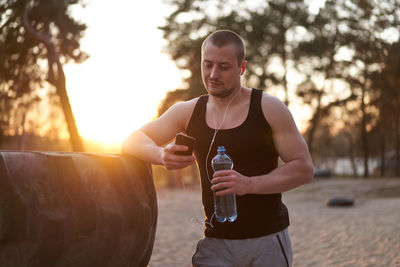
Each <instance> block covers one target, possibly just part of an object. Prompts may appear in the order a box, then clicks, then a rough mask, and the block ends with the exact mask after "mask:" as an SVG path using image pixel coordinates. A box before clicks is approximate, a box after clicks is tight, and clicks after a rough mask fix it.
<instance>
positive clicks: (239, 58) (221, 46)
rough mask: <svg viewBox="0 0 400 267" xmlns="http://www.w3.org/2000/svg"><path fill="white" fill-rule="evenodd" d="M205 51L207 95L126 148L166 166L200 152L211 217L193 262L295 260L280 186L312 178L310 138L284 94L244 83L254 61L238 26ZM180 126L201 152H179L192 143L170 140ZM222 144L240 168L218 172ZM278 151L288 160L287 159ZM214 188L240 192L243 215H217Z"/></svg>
mask: <svg viewBox="0 0 400 267" xmlns="http://www.w3.org/2000/svg"><path fill="white" fill-rule="evenodd" d="M201 52H202V61H201V74H202V78H203V83H204V86H205V88H206V89H207V91H208V95H204V96H201V97H199V98H195V99H192V100H189V101H186V102H181V103H177V104H175V105H174V106H172V107H171V108H170V109H169V110H167V111H166V112H165V113H164V114H163V115H162V116H161V117H160V118H158V119H157V120H154V121H152V122H149V123H148V124H146V125H144V126H143V127H142V128H141V129H139V130H137V131H135V132H133V133H132V134H131V135H130V136H129V137H128V138H127V140H126V141H125V142H124V144H123V148H122V152H123V153H125V154H132V155H135V156H137V157H139V158H141V159H143V160H146V161H148V162H150V163H152V164H159V165H163V166H165V167H166V168H167V169H180V168H184V167H187V166H189V165H191V164H195V162H196V160H197V163H198V165H199V170H200V176H201V188H202V202H203V205H204V211H205V216H206V218H205V231H204V234H205V237H204V238H203V239H201V240H200V241H199V243H198V245H197V249H196V252H195V254H194V256H193V259H192V262H193V266H273V267H279V266H291V262H292V248H291V242H290V237H289V233H288V230H287V228H288V226H289V216H288V211H287V208H286V206H285V205H284V204H283V203H282V200H281V198H282V194H281V193H282V192H285V191H288V190H290V189H293V188H295V187H298V186H300V185H302V184H305V183H308V182H310V181H311V180H312V177H313V165H312V161H311V158H310V155H309V152H308V148H307V145H306V143H305V142H304V139H303V138H302V136H301V135H300V133H299V131H298V129H297V127H296V125H295V123H294V120H293V118H292V116H291V114H290V112H289V110H288V108H287V107H286V106H285V105H284V104H283V103H282V102H281V101H280V100H278V99H277V98H275V97H273V96H271V95H268V94H266V93H264V92H263V91H261V90H257V89H249V88H246V87H244V86H242V85H241V76H242V75H243V73H244V71H245V69H246V64H247V62H246V60H245V46H244V43H243V40H242V39H241V38H240V37H239V36H238V35H237V34H236V33H234V32H232V31H228V30H221V31H216V32H214V33H212V34H211V35H209V36H208V37H207V38H206V39H205V40H204V42H203V45H202V50H201ZM180 132H184V133H186V134H188V135H190V136H193V137H195V138H196V139H197V141H196V145H195V148H194V153H195V156H193V155H191V156H180V155H176V154H174V152H175V151H184V150H186V149H187V147H186V146H182V145H176V144H174V143H173V142H172V143H169V142H170V141H171V140H172V139H173V138H174V137H175V135H176V134H177V133H180ZM165 144H167V145H165ZM217 146H225V148H226V150H227V153H228V154H229V156H230V157H231V158H232V160H233V162H234V169H233V170H226V171H219V172H216V173H213V172H212V169H211V162H210V161H211V159H212V158H213V157H214V156H215V154H216V153H217ZM278 157H280V158H281V159H282V161H283V162H284V164H283V165H282V166H280V167H278ZM209 178H210V179H209ZM214 191H217V192H216V195H218V196H220V195H224V194H232V193H234V194H236V196H237V197H236V202H237V213H238V218H237V220H235V221H234V222H225V223H220V222H218V221H217V220H215V216H213V214H214V202H213V192H214Z"/></svg>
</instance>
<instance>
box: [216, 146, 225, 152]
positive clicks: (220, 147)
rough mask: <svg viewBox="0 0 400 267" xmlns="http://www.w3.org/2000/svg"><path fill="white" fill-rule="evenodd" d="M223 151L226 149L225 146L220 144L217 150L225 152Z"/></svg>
mask: <svg viewBox="0 0 400 267" xmlns="http://www.w3.org/2000/svg"><path fill="white" fill-rule="evenodd" d="M223 151H226V150H225V147H224V146H219V147H218V148H217V152H223Z"/></svg>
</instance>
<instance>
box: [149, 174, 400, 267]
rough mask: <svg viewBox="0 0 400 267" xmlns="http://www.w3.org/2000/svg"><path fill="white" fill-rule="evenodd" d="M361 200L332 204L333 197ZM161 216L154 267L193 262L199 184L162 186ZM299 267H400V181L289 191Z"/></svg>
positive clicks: (334, 182) (343, 182)
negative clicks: (351, 203) (335, 205)
mask: <svg viewBox="0 0 400 267" xmlns="http://www.w3.org/2000/svg"><path fill="white" fill-rule="evenodd" d="M333 196H344V197H351V198H353V199H354V200H355V205H354V206H352V207H328V206H326V204H325V201H326V199H327V198H329V197H333ZM157 198H158V208H159V217H158V224H157V232H156V240H155V244H154V249H153V254H152V257H151V260H150V263H149V266H150V267H169V266H191V258H192V255H193V253H194V251H195V249H196V244H197V241H198V240H199V239H200V238H202V236H203V224H202V220H203V210H202V206H201V199H200V198H201V196H200V190H199V189H198V188H190V189H188V188H187V189H186V190H182V189H167V188H162V189H159V190H157ZM283 200H284V203H285V204H286V205H287V207H288V209H289V214H290V221H291V225H290V227H289V232H290V234H291V238H292V244H293V252H294V260H293V266H295V267H302V266H335V267H337V266H361V267H362V266H371V267H372V266H374V267H375V266H382V267H388V266H389V267H391V266H399V267H400V179H380V180H377V179H371V180H366V181H365V180H361V179H325V180H319V179H314V181H313V182H312V183H310V184H307V185H304V186H303V187H301V188H298V189H295V190H292V191H290V192H286V193H284V197H283Z"/></svg>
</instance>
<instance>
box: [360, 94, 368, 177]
mask: <svg viewBox="0 0 400 267" xmlns="http://www.w3.org/2000/svg"><path fill="white" fill-rule="evenodd" d="M361 112H362V121H361V143H362V151H363V155H364V178H368V176H369V171H368V158H369V150H368V139H367V129H366V128H367V113H366V111H365V86H363V87H362V96H361Z"/></svg>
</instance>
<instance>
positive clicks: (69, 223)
mask: <svg viewBox="0 0 400 267" xmlns="http://www.w3.org/2000/svg"><path fill="white" fill-rule="evenodd" d="M156 224H157V199H156V192H155V188H154V183H153V177H152V172H151V166H150V165H149V164H147V163H144V162H143V161H140V160H138V159H136V158H133V157H125V156H120V155H104V154H89V153H57V152H17V151H2V152H0V244H1V246H0V266H30V267H31V266H40V267H42V266H85V267H86V266H147V264H148V262H149V260H150V256H151V253H152V250H153V244H154V239H155V231H156Z"/></svg>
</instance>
